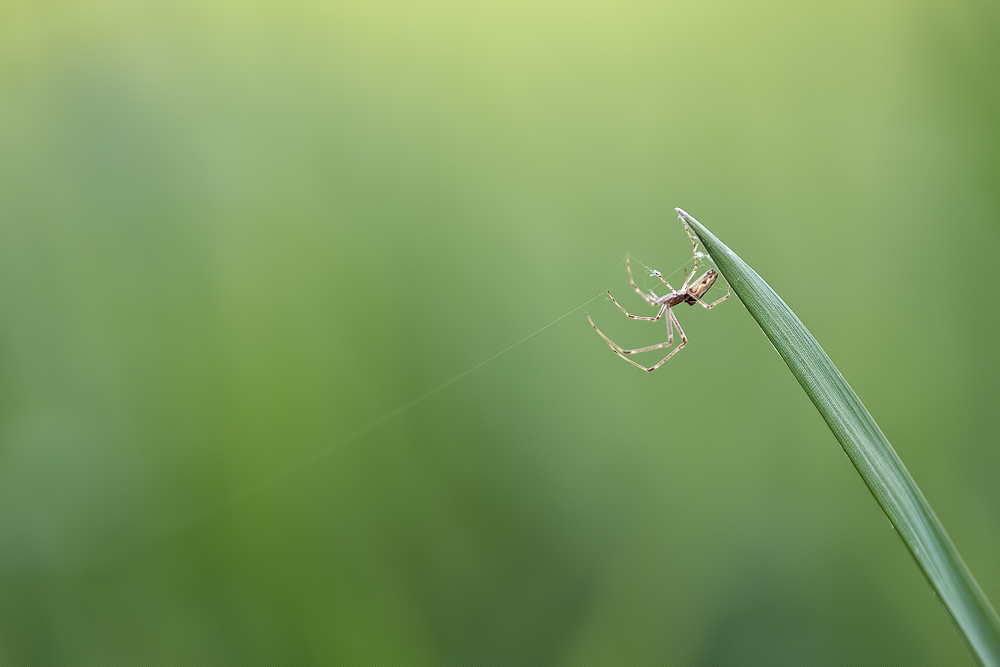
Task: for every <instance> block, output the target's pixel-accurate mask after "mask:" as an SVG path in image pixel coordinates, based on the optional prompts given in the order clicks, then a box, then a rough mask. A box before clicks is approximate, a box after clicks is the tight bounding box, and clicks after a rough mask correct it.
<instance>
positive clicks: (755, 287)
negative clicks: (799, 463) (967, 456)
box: [677, 209, 1000, 666]
mask: <svg viewBox="0 0 1000 667" xmlns="http://www.w3.org/2000/svg"><path fill="white" fill-rule="evenodd" d="M677 213H678V215H680V217H681V220H683V221H684V222H685V224H687V225H688V226H690V227H691V229H692V230H693V231H694V232H695V233H696V234H697V235H698V238H700V239H701V242H702V244H703V245H704V246H705V249H706V250H707V251H708V253H709V255H711V257H712V260H713V261H714V262H715V264H716V265H717V266H718V268H719V271H720V272H721V273H722V275H723V276H725V277H726V280H728V281H729V284H730V285H732V288H733V291H734V292H735V293H736V295H737V296H738V297H739V298H740V300H741V301H742V302H743V304H744V305H745V306H746V308H747V310H749V311H750V314H751V315H753V317H754V319H755V320H757V324H759V325H760V328H761V329H763V330H764V333H765V334H766V335H767V337H768V338H769V339H770V340H771V343H772V344H773V345H774V347H775V349H776V350H777V351H778V354H780V355H781V357H782V359H784V360H785V363H786V364H788V368H789V369H791V371H792V375H794V376H795V379H796V380H798V381H799V384H800V385H802V388H803V389H805V392H806V394H808V395H809V398H810V399H812V402H813V404H815V406H816V409H817V410H819V412H820V414H821V415H823V419H825V420H826V423H827V425H828V426H829V427H830V430H831V431H833V434H834V435H835V436H836V437H837V440H839V441H840V444H841V445H842V446H843V448H844V451H845V452H847V455H848V456H849V457H850V459H851V461H853V462H854V467H855V468H857V470H858V473H859V474H860V475H861V477H862V479H864V480H865V484H867V485H868V488H869V489H870V490H871V492H872V495H873V496H875V500H877V501H878V504H879V505H881V507H882V511H884V512H885V514H886V516H887V517H889V521H890V522H892V525H893V526H894V527H895V528H896V531H897V532H898V533H899V535H900V536H901V537H902V538H903V541H904V542H905V543H906V546H907V548H909V550H910V553H912V554H913V557H914V558H915V559H916V561H917V564H918V565H919V566H920V569H921V570H923V572H924V574H925V575H926V576H927V580H928V581H929V582H930V584H931V586H933V587H934V591H935V592H936V593H937V595H938V598H939V599H940V600H941V602H942V603H943V604H944V608H945V609H946V610H947V611H948V614H949V615H950V616H951V619H952V621H953V622H954V624H955V626H956V627H957V628H958V631H959V633H960V634H961V635H962V637H963V639H965V642H966V644H967V645H968V647H969V650H970V651H971V652H972V654H973V655H974V656H975V657H976V659H977V660H979V662H980V663H981V664H983V665H994V666H995V665H1000V619H998V618H997V614H996V612H995V611H994V610H993V608H992V607H991V606H990V603H989V601H988V600H987V599H986V596H984V595H983V592H982V590H981V589H980V588H979V585H978V584H977V583H976V580H975V578H973V576H972V573H971V572H969V569H968V568H967V567H966V565H965V563H964V562H963V561H962V557H961V556H960V555H959V554H958V550H957V549H955V545H954V544H952V542H951V539H950V538H949V537H948V534H947V533H946V532H945V530H944V527H943V526H942V525H941V522H940V521H938V518H937V516H935V514H934V511H933V510H932V509H931V506H930V505H929V504H928V503H927V499H926V498H924V495H923V494H922V493H921V492H920V489H919V488H918V487H917V484H916V482H914V481H913V478H912V477H911V476H910V473H909V472H907V470H906V467H905V466H904V465H903V462H902V461H901V460H900V459H899V456H897V455H896V452H895V450H893V448H892V445H890V444H889V441H888V440H887V439H886V437H885V435H883V434H882V431H881V429H879V427H878V425H877V424H876V423H875V420H874V419H872V417H871V415H870V414H868V410H867V409H865V406H864V405H863V404H862V403H861V400H860V399H859V398H858V396H857V394H855V393H854V390H853V389H851V387H850V385H848V384H847V381H846V380H844V377H843V376H842V375H841V374H840V371H838V370H837V367H836V366H834V365H833V362H832V361H830V357H828V356H827V355H826V352H824V351H823V348H821V347H820V346H819V343H817V342H816V339H815V338H813V336H812V334H810V333H809V331H808V329H806V328H805V326H804V325H803V324H802V322H800V321H799V318H798V317H796V316H795V313H793V312H792V310H791V309H790V308H789V307H788V306H787V305H786V304H785V302H784V301H782V300H781V298H780V297H779V296H778V295H777V294H775V292H774V290H772V289H771V288H770V286H768V284H767V283H766V282H764V280H763V279H762V278H761V277H760V276H759V275H757V273H756V272H755V271H754V270H753V269H751V268H750V267H749V266H748V265H747V264H746V262H744V261H743V260H742V259H740V258H739V257H738V256H737V255H736V253H734V252H733V251H732V250H730V249H729V248H728V247H727V246H726V245H725V244H724V243H722V241H720V240H719V239H718V238H716V237H715V236H714V235H713V234H712V233H711V232H710V231H708V230H707V229H706V228H705V227H704V226H703V225H702V224H701V223H699V222H698V221H697V220H695V219H694V218H692V217H691V216H690V215H688V214H687V213H685V212H684V211H682V210H681V209H677Z"/></svg>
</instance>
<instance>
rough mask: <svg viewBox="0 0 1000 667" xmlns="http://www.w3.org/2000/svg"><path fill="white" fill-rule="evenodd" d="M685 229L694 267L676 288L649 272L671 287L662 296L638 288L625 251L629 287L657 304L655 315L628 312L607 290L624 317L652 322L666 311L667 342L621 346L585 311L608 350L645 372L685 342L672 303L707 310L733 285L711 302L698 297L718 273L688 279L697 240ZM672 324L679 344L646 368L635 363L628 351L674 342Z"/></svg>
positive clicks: (724, 298)
mask: <svg viewBox="0 0 1000 667" xmlns="http://www.w3.org/2000/svg"><path fill="white" fill-rule="evenodd" d="M677 211H678V213H680V209H677ZM681 222H684V218H683V217H681ZM684 231H685V232H687V235H688V238H689V239H691V245H692V246H694V268H693V269H692V270H691V275H688V272H687V269H685V270H684V284H683V285H681V288H680V289H678V290H675V289H674V288H673V287H671V285H670V283H668V282H667V281H666V280H664V279H663V275H662V274H661V273H660V272H659V271H656V270H653V271H652V272H651V275H653V276H656V277H657V278H659V279H660V282H662V283H663V284H664V285H666V286H667V289H669V290H670V293H669V294H664V295H663V296H656V294H655V293H654V292H653V290H650V291H649V294H646V293H645V292H643V291H642V290H641V289H639V286H638V285H636V284H635V280H633V278H632V267H631V266H629V256H628V255H625V269H626V270H627V271H628V280H629V282H630V283H632V289H634V290H635V291H636V293H638V295H639V296H641V297H642V298H643V299H645V300H646V303H648V304H649V305H651V306H657V307H659V309H660V312H659V313H658V314H657V316H656V317H640V316H638V315H632V314H630V313H629V312H628V311H627V310H625V309H624V308H622V306H621V304H620V303H618V302H617V301H615V297H613V296H611V292H608V296H609V297H610V298H611V300H612V301H613V302H614V304H615V305H616V306H618V309H619V310H620V311H622V312H623V313H625V315H626V316H627V317H629V318H631V319H633V320H646V321H647V322H655V321H657V320H658V319H660V318H661V317H663V315H664V314H666V316H667V342H665V343H658V344H656V345H650V346H649V347H640V348H639V349H637V350H625V349H622V346H621V345H619V344H618V343H616V342H614V341H613V340H611V339H610V338H608V337H607V336H605V335H604V332H602V331H601V330H600V329H598V328H597V325H596V324H594V320H592V319H591V318H590V313H587V321H588V322H590V326H592V327H594V331H596V332H597V334H598V335H599V336H600V337H601V338H603V339H604V342H605V343H607V344H608V345H609V346H610V347H611V351H612V352H614V353H615V354H617V355H618V356H619V357H621V358H622V359H624V360H625V361H627V362H629V363H630V364H632V365H633V366H635V367H636V368H641V369H642V370H644V371H646V372H647V373H652V372H653V371H655V370H656V369H657V368H659V367H660V366H662V365H663V364H665V363H666V362H667V360H668V359H670V357H672V356H674V355H675V354H677V352H678V351H679V350H680V349H681V348H682V347H684V346H685V345H687V336H685V335H684V329H682V328H681V323H680V322H678V321H677V316H676V315H674V311H673V310H671V309H672V308H673V307H674V306H679V305H680V304H682V303H686V304H688V305H689V306H693V305H694V304H696V303H700V304H701V305H702V306H704V307H705V309H707V310H710V309H712V308H714V307H716V306H717V305H719V304H720V303H722V302H723V301H725V300H726V299H728V298H729V297H730V295H731V293H732V288H729V289H727V290H726V296H724V297H722V298H721V299H719V300H717V301H714V302H712V303H705V302H704V301H702V300H701V297H702V296H704V295H705V292H707V291H708V289H709V288H710V287H711V286H712V285H713V284H714V283H715V280H716V279H717V278H718V277H719V272H718V271H716V270H715V269H709V270H708V271H706V272H705V273H704V274H702V276H701V277H700V278H698V279H697V280H695V281H694V282H693V283H692V282H691V279H692V278H694V277H695V275H696V274H697V273H698V255H699V253H698V242H697V241H696V240H695V237H694V235H693V234H692V233H691V230H690V229H689V228H688V226H687V222H684ZM675 326H676V327H677V333H679V334H680V335H681V344H680V345H678V346H677V347H675V348H674V349H673V350H671V351H670V354H668V355H667V356H665V357H663V359H660V361H659V362H657V363H656V364H655V365H653V366H650V367H648V368H647V367H646V366H643V365H642V364H638V363H636V362H634V361H632V360H631V359H629V358H628V355H630V354H638V353H639V352H651V351H653V350H659V349H661V348H664V347H669V346H670V345H672V344H673V342H674V330H673V327H675Z"/></svg>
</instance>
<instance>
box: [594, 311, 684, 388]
mask: <svg viewBox="0 0 1000 667" xmlns="http://www.w3.org/2000/svg"><path fill="white" fill-rule="evenodd" d="M587 319H588V320H589V321H590V326H592V327H594V331H596V332H597V334H598V335H599V336H600V337H601V338H603V339H604V342H605V343H607V344H608V346H609V347H610V348H611V351H612V352H614V353H615V354H617V355H618V356H619V357H621V358H622V359H624V360H625V361H627V362H629V363H630V364H632V365H633V366H635V367H636V368H641V369H642V370H644V371H646V372H647V373H652V372H653V371H655V370H656V369H657V368H659V367H660V366H662V365H663V364H664V363H666V361H667V359H669V358H670V357H672V356H674V355H675V354H676V353H677V351H678V350H680V349H681V348H682V347H684V346H685V345H687V336H685V335H684V330H683V329H681V325H680V322H678V321H677V317H676V316H675V315H674V312H673V311H672V310H670V309H669V308H667V342H665V343H659V344H657V345H650V346H648V347H640V348H638V349H636V350H625V349H623V348H622V346H621V345H619V344H618V343H616V342H614V341H613V340H611V339H610V338H608V337H607V336H605V335H604V332H602V331H601V330H600V329H598V328H597V325H596V324H594V320H592V319H590V315H589V314H588V315H587ZM671 321H672V322H673V323H674V324H676V325H677V331H678V333H680V336H681V344H680V345H678V346H677V347H675V348H674V349H673V350H671V351H670V354H668V355H667V356H665V357H664V358H663V359H661V360H660V361H658V362H657V363H656V364H655V365H653V366H650V367H646V366H643V365H642V364H638V363H636V362H634V361H632V360H631V359H629V358H628V356H626V355H629V354H638V353H640V352H651V351H653V350H659V349H662V348H664V347H670V346H671V345H673V343H674V332H673V328H672V327H671Z"/></svg>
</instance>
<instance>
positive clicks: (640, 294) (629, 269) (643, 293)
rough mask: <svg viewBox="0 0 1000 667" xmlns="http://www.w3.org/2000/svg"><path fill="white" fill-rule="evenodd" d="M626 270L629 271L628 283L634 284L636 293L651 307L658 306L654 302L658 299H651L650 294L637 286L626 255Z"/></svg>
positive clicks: (633, 287)
mask: <svg viewBox="0 0 1000 667" xmlns="http://www.w3.org/2000/svg"><path fill="white" fill-rule="evenodd" d="M625 270H626V271H628V281H629V282H630V283H632V289H634V290H635V293H636V294H638V295H639V296H641V297H642V298H643V299H645V300H646V303H648V304H649V305H651V306H655V305H656V304H655V303H654V301H655V300H656V297H652V298H651V297H650V296H649V295H648V294H646V293H645V292H643V291H642V290H641V289H639V286H638V285H636V284H635V280H634V279H633V278H632V266H631V265H630V264H629V256H628V255H625ZM619 308H621V306H619Z"/></svg>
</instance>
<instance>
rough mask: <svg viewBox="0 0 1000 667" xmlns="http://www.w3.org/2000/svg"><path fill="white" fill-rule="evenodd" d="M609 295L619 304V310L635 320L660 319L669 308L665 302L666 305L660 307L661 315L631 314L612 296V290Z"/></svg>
mask: <svg viewBox="0 0 1000 667" xmlns="http://www.w3.org/2000/svg"><path fill="white" fill-rule="evenodd" d="M608 297H609V298H610V299H611V301H612V302H613V303H614V304H615V305H616V306H618V310H620V311H622V312H623V313H625V316H626V317H630V318H632V319H633V320H646V321H647V322H655V321H656V320H658V319H660V318H661V317H663V313H664V311H666V310H667V306H666V304H664V305H663V306H662V307H661V308H660V314H659V315H657V316H656V317H639V316H638V315H632V314H631V313H629V312H628V311H627V310H625V309H624V308H622V305H621V304H620V303H618V302H617V301H615V297H613V296H611V292H608Z"/></svg>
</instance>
